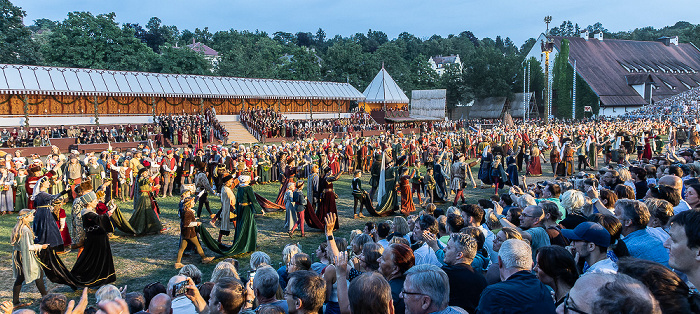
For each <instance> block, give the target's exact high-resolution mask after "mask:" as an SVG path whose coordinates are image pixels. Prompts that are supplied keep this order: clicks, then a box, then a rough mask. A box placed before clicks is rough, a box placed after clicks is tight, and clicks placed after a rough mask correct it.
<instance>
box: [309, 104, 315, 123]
mask: <svg viewBox="0 0 700 314" xmlns="http://www.w3.org/2000/svg"><path fill="white" fill-rule="evenodd" d="M309 115H310V118H311V120H313V119H314V103H313V102H312V101H311V99H309Z"/></svg>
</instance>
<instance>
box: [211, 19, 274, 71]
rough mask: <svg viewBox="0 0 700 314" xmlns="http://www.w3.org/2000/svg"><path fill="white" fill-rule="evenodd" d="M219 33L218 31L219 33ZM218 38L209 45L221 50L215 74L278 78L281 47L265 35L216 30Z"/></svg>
mask: <svg viewBox="0 0 700 314" xmlns="http://www.w3.org/2000/svg"><path fill="white" fill-rule="evenodd" d="M220 33H221V34H220ZM217 36H218V42H217V44H216V45H215V47H212V48H214V49H216V50H217V51H219V52H220V55H221V61H220V62H219V66H218V69H217V71H216V73H217V75H221V76H236V77H251V78H278V77H279V76H278V70H279V66H280V65H281V64H282V63H283V60H282V59H280V58H281V57H282V56H283V55H284V49H283V48H284V47H283V46H282V45H280V43H279V42H277V41H275V40H273V39H271V38H270V37H267V36H259V35H256V34H254V33H250V32H243V33H239V32H237V31H230V32H217Z"/></svg>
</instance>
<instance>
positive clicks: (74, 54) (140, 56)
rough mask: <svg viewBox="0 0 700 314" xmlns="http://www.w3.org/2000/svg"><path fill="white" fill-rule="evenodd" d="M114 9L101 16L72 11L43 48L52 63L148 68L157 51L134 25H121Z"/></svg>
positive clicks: (58, 64) (59, 64)
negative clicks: (139, 35) (140, 38)
mask: <svg viewBox="0 0 700 314" xmlns="http://www.w3.org/2000/svg"><path fill="white" fill-rule="evenodd" d="M115 17H116V15H115V14H114V13H109V14H100V15H97V16H94V15H92V14H91V13H89V12H71V13H68V18H66V19H65V20H64V21H62V22H60V23H59V24H58V26H57V27H56V29H55V30H54V31H53V32H52V33H51V34H50V35H49V36H48V38H47V44H46V45H44V46H43V47H42V48H41V52H42V54H43V55H44V57H45V58H46V63H47V64H48V65H52V66H65V67H78V68H92V69H109V70H126V71H148V70H149V69H150V68H151V62H152V61H153V60H154V59H155V58H156V56H157V55H156V54H155V53H154V52H153V50H151V49H150V48H148V46H146V44H144V43H142V42H141V41H140V40H138V39H137V38H136V37H134V31H133V29H131V28H128V27H125V28H119V25H118V24H117V23H116V22H115Z"/></svg>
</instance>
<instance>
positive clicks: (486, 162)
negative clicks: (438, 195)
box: [436, 146, 493, 189]
mask: <svg viewBox="0 0 700 314" xmlns="http://www.w3.org/2000/svg"><path fill="white" fill-rule="evenodd" d="M491 162H493V154H491V147H490V146H486V147H484V151H483V152H482V153H481V165H480V166H479V180H481V188H482V189H483V188H484V184H487V185H492V184H493V181H491ZM436 180H437V178H436Z"/></svg>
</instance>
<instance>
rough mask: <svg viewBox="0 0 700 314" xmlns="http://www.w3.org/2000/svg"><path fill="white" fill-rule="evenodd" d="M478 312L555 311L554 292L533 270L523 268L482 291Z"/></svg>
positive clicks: (537, 312)
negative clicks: (551, 291) (550, 290)
mask: <svg viewBox="0 0 700 314" xmlns="http://www.w3.org/2000/svg"><path fill="white" fill-rule="evenodd" d="M476 313H484V314H485V313H503V314H505V313H508V314H513V313H533V314H546V313H555V307H554V300H553V299H552V294H551V293H550V292H549V289H547V286H545V285H544V284H543V283H542V282H541V281H540V280H539V279H537V277H536V276H535V275H533V274H532V272H529V271H526V270H523V271H519V272H517V273H515V274H513V275H512V276H510V277H509V278H508V279H507V280H506V281H503V282H499V283H496V284H493V285H490V286H488V287H486V289H484V292H482V293H481V299H479V306H478V307H477V309H476Z"/></svg>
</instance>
